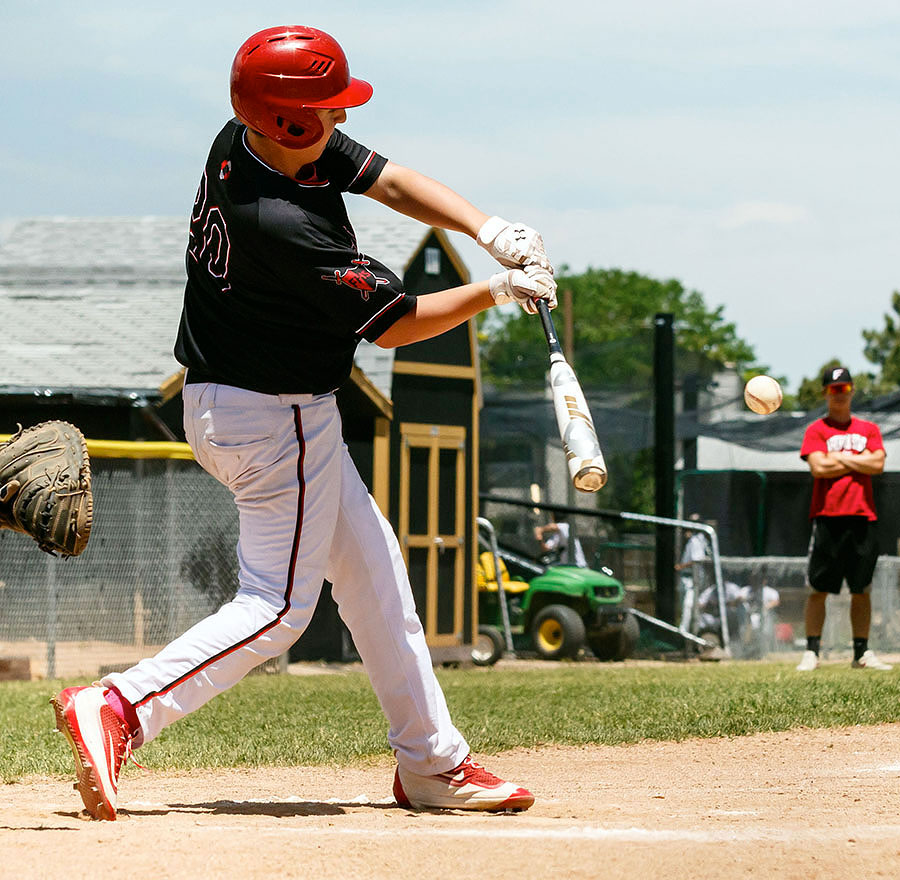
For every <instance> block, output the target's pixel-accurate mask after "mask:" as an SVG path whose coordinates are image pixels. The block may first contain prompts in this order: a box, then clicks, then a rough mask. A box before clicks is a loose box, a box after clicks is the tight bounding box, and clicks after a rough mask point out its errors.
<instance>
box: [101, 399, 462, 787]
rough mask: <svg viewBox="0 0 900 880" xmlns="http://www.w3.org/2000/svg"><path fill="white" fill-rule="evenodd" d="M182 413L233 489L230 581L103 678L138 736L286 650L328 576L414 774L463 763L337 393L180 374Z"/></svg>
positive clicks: (199, 448)
mask: <svg viewBox="0 0 900 880" xmlns="http://www.w3.org/2000/svg"><path fill="white" fill-rule="evenodd" d="M184 424H185V432H186V435H187V439H188V442H189V443H190V445H191V448H192V449H193V451H194V454H195V456H196V457H197V460H198V461H199V462H200V464H201V465H202V466H203V467H204V468H205V469H206V470H207V471H209V473H211V474H212V475H213V476H214V477H216V479H218V480H219V481H220V482H222V483H223V484H225V485H226V486H227V487H228V488H229V489H230V490H231V491H232V492H233V494H234V500H235V504H236V505H237V508H238V514H239V522H240V538H239V541H238V561H239V563H240V576H239V580H240V589H239V590H238V593H237V595H236V596H235V598H234V599H233V600H232V601H230V602H228V603H226V604H225V605H223V606H222V607H221V608H220V609H219V610H218V611H217V612H216V613H215V614H213V615H211V616H210V617H207V618H206V619H205V620H202V621H200V622H199V623H197V624H196V625H195V626H193V627H192V628H191V629H189V630H188V631H187V632H186V633H185V634H184V635H183V636H181V637H180V638H178V639H176V640H175V641H173V642H172V643H171V644H169V645H168V646H167V647H165V648H163V650H162V651H160V653H159V654H157V655H156V656H155V657H153V658H150V659H146V660H142V661H141V662H140V663H138V664H137V665H136V666H134V667H132V668H131V669H129V670H128V671H126V672H124V673H112V674H110V675H108V676H107V677H106V678H104V679H103V684H106V685H107V686H109V685H114V686H115V687H117V688H118V689H119V691H120V692H121V694H122V695H123V696H124V697H125V699H126V700H128V701H129V702H130V703H132V704H133V705H134V706H135V709H136V711H137V715H138V718H139V720H140V723H141V729H142V730H141V733H142V735H141V734H138V736H137V737H136V741H135V744H136V745H140V744H143V743H147V742H149V741H150V740H152V739H153V738H154V737H155V736H156V735H157V734H158V733H159V732H160V731H161V730H162V729H163V728H164V727H166V726H167V725H169V724H171V723H172V722H173V721H177V720H178V719H179V718H181V717H182V716H184V715H187V714H188V713H190V712H193V711H194V710H195V709H198V708H199V707H200V706H202V705H203V704H204V703H206V702H207V701H208V700H210V699H212V698H213V697H215V696H216V695H217V694H220V693H222V692H223V691H225V690H227V689H228V688H230V687H232V685H234V684H236V683H237V682H238V681H240V679H241V678H243V677H244V676H245V675H246V674H247V673H248V672H249V671H250V670H251V669H253V667H254V666H257V665H258V664H259V663H262V662H263V661H264V660H266V659H268V658H271V657H277V656H279V655H281V654H282V653H284V652H285V651H286V650H288V648H289V647H290V646H291V645H292V644H293V643H294V642H295V641H296V640H297V639H298V638H299V637H300V635H301V634H302V633H303V631H304V630H305V629H306V627H307V625H308V624H309V621H310V619H311V617H312V615H313V612H314V610H315V607H316V603H317V601H318V598H319V593H320V591H321V588H322V582H323V580H324V579H326V578H327V579H328V580H329V581H330V582H331V583H332V585H333V596H334V599H335V601H336V602H337V605H338V610H339V613H340V615H341V618H342V620H343V621H344V623H346V625H347V628H348V629H349V630H350V634H351V635H352V637H353V641H354V644H355V645H356V649H357V651H359V655H360V657H361V658H362V661H363V664H364V666H365V669H366V671H367V673H368V675H369V679H370V681H371V682H372V686H373V688H374V690H375V693H376V695H377V697H378V700H379V702H380V703H381V707H382V709H383V710H384V713H385V715H386V716H387V719H388V722H389V726H390V730H389V732H388V741H389V743H390V746H391V748H392V749H393V750H394V751H395V752H396V754H397V760H398V761H399V762H400V763H401V764H402V765H403V766H404V768H406V769H408V770H410V771H411V772H413V773H419V774H423V775H430V774H434V773H442V772H445V771H447V770H449V769H451V768H453V767H455V766H456V765H457V764H459V763H460V762H461V761H462V760H463V759H464V758H465V757H466V755H467V754H468V753H469V747H468V745H467V744H466V742H465V740H464V739H463V737H462V735H461V734H460V733H459V731H458V730H457V729H456V728H455V727H454V725H453V723H452V722H451V720H450V715H449V712H448V710H447V704H446V702H445V700H444V695H443V692H442V691H441V688H440V685H439V684H438V682H437V680H436V678H435V676H434V670H433V668H432V664H431V657H430V654H429V652H428V647H427V645H426V643H425V633H424V631H423V628H422V624H421V623H420V621H419V618H418V615H417V614H416V609H415V603H414V601H413V596H412V590H411V589H410V585H409V579H408V576H407V572H406V566H405V565H404V562H403V557H402V554H401V551H400V545H399V543H398V541H397V538H396V536H395V535H394V532H393V530H392V528H391V526H390V524H389V523H388V522H387V520H386V519H385V518H384V517H383V516H382V514H381V512H380V511H379V510H378V508H377V506H376V505H375V502H374V500H373V499H372V497H371V496H370V495H369V493H368V491H367V489H366V487H365V484H364V483H363V482H362V479H361V478H360V476H359V474H358V473H357V470H356V467H355V466H354V464H353V461H352V460H351V458H350V455H349V453H348V451H347V447H346V446H345V445H344V443H343V439H342V436H341V420H340V414H339V412H338V409H337V404H336V401H335V398H334V395H333V394H323V395H309V394H290V395H285V394H282V395H271V394H259V393H257V392H254V391H246V390H244V389H241V388H234V387H232V386H229V385H216V384H196V385H186V386H185V388H184Z"/></svg>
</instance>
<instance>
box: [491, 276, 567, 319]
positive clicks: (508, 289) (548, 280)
mask: <svg viewBox="0 0 900 880" xmlns="http://www.w3.org/2000/svg"><path fill="white" fill-rule="evenodd" d="M490 285H491V296H492V297H493V298H494V302H495V303H497V305H503V304H504V303H508V302H517V303H518V304H519V305H520V306H521V307H522V308H523V309H524V310H525V311H526V312H527V313H528V314H529V315H534V314H537V306H536V305H535V303H534V301H535V300H536V299H545V300H547V304H548V305H549V306H550V308H551V309H555V308H556V282H555V281H554V280H553V276H552V275H551V274H550V272H548V271H547V270H546V269H542V268H541V267H540V266H537V265H531V266H526V267H525V268H524V269H508V270H507V271H506V272H498V273H497V274H496V275H492V276H491V280H490Z"/></svg>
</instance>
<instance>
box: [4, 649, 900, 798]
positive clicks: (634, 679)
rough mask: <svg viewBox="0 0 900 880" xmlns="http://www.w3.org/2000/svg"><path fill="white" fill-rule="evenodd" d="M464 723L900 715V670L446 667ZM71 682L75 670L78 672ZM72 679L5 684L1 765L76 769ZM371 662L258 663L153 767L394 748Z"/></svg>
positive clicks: (521, 742)
mask: <svg viewBox="0 0 900 880" xmlns="http://www.w3.org/2000/svg"><path fill="white" fill-rule="evenodd" d="M438 677H439V678H440V681H441V684H442V686H443V688H444V693H445V694H446V696H447V702H448V703H449V705H450V709H451V712H452V715H453V718H454V721H455V723H456V725H457V726H458V727H459V728H460V729H461V730H462V732H463V733H464V734H465V736H466V738H467V739H468V740H469V743H470V744H471V746H472V748H473V749H474V750H475V751H476V752H478V753H481V754H490V753H492V752H497V751H501V750H503V749H508V748H514V747H517V746H535V745H540V744H568V745H587V744H592V743H602V744H607V745H615V744H622V743H632V742H637V741H640V740H682V739H687V738H690V737H710V736H743V735H746V734H752V733H758V732H760V731H770V730H787V729H790V728H793V727H802V726H805V727H845V726H852V725H856V724H862V725H865V724H878V723H881V722H891V721H900V677H898V676H897V675H895V674H892V673H887V674H884V675H881V674H878V675H875V674H867V673H864V672H860V671H858V670H852V669H850V668H849V664H848V665H847V666H844V665H840V666H837V665H835V666H825V667H823V668H820V669H819V670H818V671H817V672H816V673H815V674H814V675H813V674H807V675H801V674H798V673H796V672H795V671H794V669H793V666H792V665H788V664H786V663H726V664H688V665H679V664H674V663H673V664H660V665H654V666H642V667H637V666H634V667H632V666H627V665H622V666H617V665H611V664H558V665H553V666H550V667H548V668H546V669H521V670H518V669H515V668H508V667H507V668H503V669H460V670H440V671H439V672H438ZM69 683H71V682H69ZM65 684H67V683H65V682H63V683H60V682H27V683H23V682H10V683H3V684H0V778H2V779H3V780H4V781H7V782H9V781H13V780H16V779H18V778H20V777H22V776H27V775H30V774H70V773H71V754H70V751H69V748H68V745H67V744H66V742H65V740H64V739H63V738H62V736H61V735H59V734H57V733H55V732H54V721H53V712H52V710H51V708H50V706H49V704H48V700H49V698H50V697H51V696H52V695H53V694H54V693H55V692H56V691H57V690H59V689H60V688H61V687H63V686H65ZM386 733H387V722H386V721H385V719H384V717H383V715H382V714H381V710H380V708H379V706H378V703H377V701H376V699H375V697H374V694H373V693H372V690H371V688H370V686H369V683H368V679H367V678H366V677H365V675H364V674H363V673H362V672H357V671H355V670H351V671H349V672H347V674H344V675H321V676H320V675H315V676H291V675H283V676H253V677H250V678H248V679H245V680H244V681H243V682H241V683H240V684H239V685H238V686H237V687H235V688H233V689H232V690H231V691H229V692H228V693H225V694H223V695H222V696H220V697H219V698H218V699H216V700H214V701H213V702H211V703H209V704H208V705H206V706H205V707H203V708H202V709H201V710H200V711H198V712H195V713H194V714H193V715H190V716H188V717H187V718H184V719H183V720H181V721H180V722H178V723H177V724H174V725H172V726H171V727H169V728H168V729H166V730H165V731H163V732H162V734H160V736H159V737H158V738H157V739H156V740H155V741H154V742H152V743H150V744H149V745H148V746H146V747H145V748H143V749H141V751H140V754H139V756H138V757H139V760H140V761H141V763H142V764H145V765H147V766H148V767H151V768H160V769H163V768H164V769H168V770H175V769H192V768H198V767H257V766H279V765H280V766H284V765H292V764H333V765H343V764H352V763H359V762H365V761H367V760H372V759H380V758H383V757H386V756H388V755H389V751H388V747H387V740H386Z"/></svg>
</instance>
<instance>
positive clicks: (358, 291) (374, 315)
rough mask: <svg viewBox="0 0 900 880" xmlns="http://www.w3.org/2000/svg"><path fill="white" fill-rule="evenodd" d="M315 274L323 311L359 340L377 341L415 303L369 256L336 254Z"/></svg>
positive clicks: (337, 325) (400, 284)
mask: <svg viewBox="0 0 900 880" xmlns="http://www.w3.org/2000/svg"><path fill="white" fill-rule="evenodd" d="M314 271H315V275H316V277H315V280H314V283H317V286H318V288H319V292H320V295H319V297H318V304H319V306H320V308H321V309H322V310H323V311H324V312H326V313H327V315H328V317H329V319H330V323H331V324H332V326H335V327H336V328H340V331H341V332H344V333H349V334H351V335H352V336H353V337H354V338H355V339H356V340H357V341H359V340H360V339H365V340H366V341H368V342H374V341H375V340H376V339H378V337H379V336H381V334H382V333H384V332H385V330H387V329H388V328H389V327H390V326H392V325H393V324H394V323H395V322H396V321H398V320H399V319H400V318H402V317H403V315H405V314H406V313H407V312H408V311H410V310H411V309H412V308H413V306H415V303H416V298H415V297H414V296H411V295H409V294H408V293H406V291H405V290H404V289H403V282H402V281H401V280H400V279H399V278H398V277H397V276H396V275H395V274H394V273H393V272H392V271H391V270H390V269H388V268H387V266H385V265H384V264H383V263H380V262H379V261H378V260H376V259H374V258H373V257H369V256H368V255H366V254H356V255H354V254H352V253H349V252H343V253H335V255H334V257H333V258H332V260H331V261H330V263H329V264H328V265H320V266H319V267H318V268H317V269H315V270H314Z"/></svg>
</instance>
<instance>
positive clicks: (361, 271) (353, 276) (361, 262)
mask: <svg viewBox="0 0 900 880" xmlns="http://www.w3.org/2000/svg"><path fill="white" fill-rule="evenodd" d="M350 262H351V263H352V264H353V266H348V267H347V268H346V269H343V270H342V269H335V270H334V274H333V275H322V276H321V277H322V280H323V281H332V282H333V283H335V284H345V285H346V286H347V287H352V288H353V289H354V290H358V291H359V293H360V295H361V296H362V298H363V300H368V299H369V294H370V293H372V291H373V290H377V289H378V285H379V284H390V281H389V280H388V279H387V278H378V277H376V276H375V274H374V273H373V272H371V271H369V270H368V269H367V268H366V266H368V265H369V261H368V260H367V259H365V258H364V257H357V258H356V259H355V260H351V261H350ZM354 267H355V268H354Z"/></svg>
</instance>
